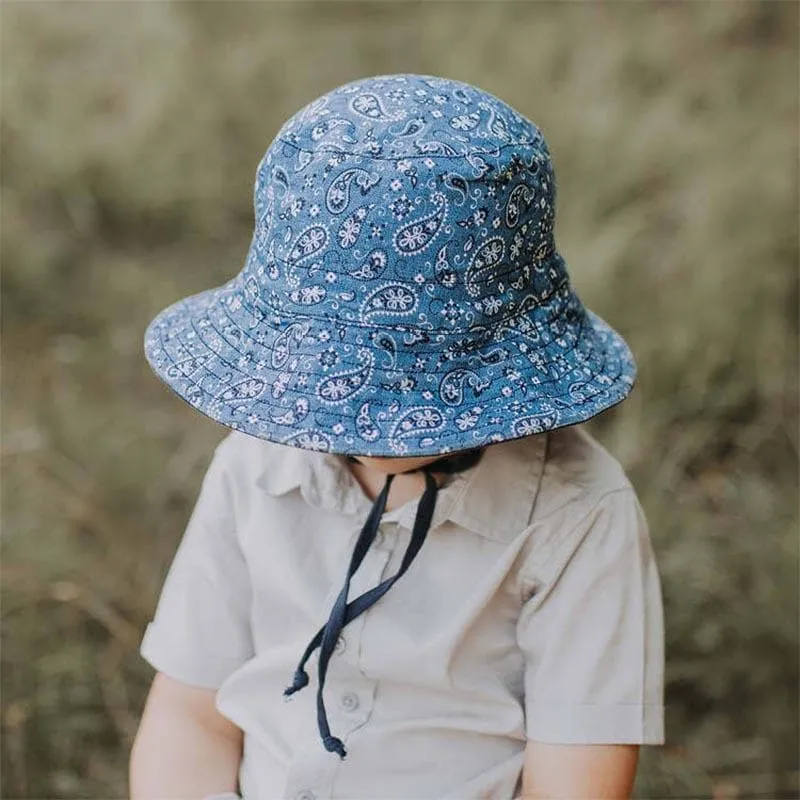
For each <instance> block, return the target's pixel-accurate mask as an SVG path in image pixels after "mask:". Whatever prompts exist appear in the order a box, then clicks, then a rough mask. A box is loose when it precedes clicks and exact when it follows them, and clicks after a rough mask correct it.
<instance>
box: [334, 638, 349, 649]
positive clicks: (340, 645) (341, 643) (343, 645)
mask: <svg viewBox="0 0 800 800" xmlns="http://www.w3.org/2000/svg"><path fill="white" fill-rule="evenodd" d="M346 649H347V641H346V639H345V638H344V636H340V637H339V638H338V639H337V640H336V644H335V645H334V647H333V652H334V653H344V651H345V650H346Z"/></svg>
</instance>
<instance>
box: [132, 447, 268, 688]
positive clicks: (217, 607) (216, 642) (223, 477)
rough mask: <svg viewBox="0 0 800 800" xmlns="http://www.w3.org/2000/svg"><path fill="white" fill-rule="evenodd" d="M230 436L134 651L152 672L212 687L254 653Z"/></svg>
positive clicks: (220, 449) (205, 482) (215, 459)
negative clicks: (231, 465) (229, 463)
mask: <svg viewBox="0 0 800 800" xmlns="http://www.w3.org/2000/svg"><path fill="white" fill-rule="evenodd" d="M230 446H231V440H230V438H229V437H228V438H226V439H224V440H223V441H222V442H221V443H220V445H219V446H218V447H217V449H216V451H215V453H214V457H213V459H212V461H211V464H210V466H209V468H208V470H207V472H206V474H205V476H204V478H203V483H202V487H201V489H200V495H199V497H198V499H197V502H196V504H195V507H194V510H193V512H192V515H191V517H190V519H189V523H188V525H187V527H186V530H185V532H184V534H183V538H182V539H181V541H180V544H179V545H178V549H177V551H176V553H175V557H174V558H173V561H172V564H171V565H170V568H169V571H168V573H167V576H166V578H165V581H164V584H163V587H162V590H161V595H160V597H159V600H158V604H157V607H156V611H155V615H154V617H153V620H152V621H151V622H150V624H149V625H148V626H147V629H146V631H145V634H144V638H143V639H142V642H141V646H140V650H139V652H140V653H141V655H142V657H143V658H144V659H145V660H146V661H147V662H148V663H149V664H151V665H152V666H153V667H154V668H155V669H156V670H158V671H160V672H164V673H165V674H167V675H169V676H170V677H171V678H175V679H176V680H180V681H182V682H184V683H188V684H190V685H193V686H201V687H206V688H212V689H217V688H219V686H220V685H221V684H222V682H223V681H224V680H225V679H226V678H227V677H228V675H230V674H231V673H232V672H233V671H234V670H235V669H237V668H238V667H239V666H241V665H242V664H243V663H244V662H245V661H247V660H248V659H249V658H251V657H252V655H253V641H252V634H251V631H250V622H249V619H250V616H249V614H250V601H251V588H250V578H249V574H248V570H247V564H246V562H245V559H244V555H243V553H242V550H241V548H240V546H239V541H238V537H237V533H236V520H235V514H234V508H233V486H232V477H231V471H230V469H229V468H228V467H227V464H226V462H227V461H228V453H229V449H230Z"/></svg>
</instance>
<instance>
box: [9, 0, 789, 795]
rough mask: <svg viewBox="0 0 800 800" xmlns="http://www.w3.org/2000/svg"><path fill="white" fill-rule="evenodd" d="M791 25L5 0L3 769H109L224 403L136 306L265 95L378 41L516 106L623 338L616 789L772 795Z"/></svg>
mask: <svg viewBox="0 0 800 800" xmlns="http://www.w3.org/2000/svg"><path fill="white" fill-rule="evenodd" d="M797 30H798V6H797V5H796V4H794V3H789V2H763V3H758V2H728V3H711V2H707V3H661V2H649V3H646V4H645V3H637V4H633V3H602V4H601V3H591V4H589V3H586V4H584V3H567V2H558V3H552V4H551V3H542V2H538V3H521V2H509V3H501V2H494V3H489V2H486V3H434V2H428V3H425V4H417V3H412V2H403V3H377V2H376V3H333V2H320V3H311V2H303V3H300V2H294V3H292V2H287V3H227V4H226V3H217V2H204V3H174V4H167V3H155V2H148V3H144V2H114V3H111V2H108V3H88V2H54V3H45V2H37V3H23V2H5V3H4V4H3V8H2V26H1V27H0V33H1V35H2V62H3V63H2V169H3V174H2V178H3V181H2V183H3V186H2V229H3V230H2V233H3V236H2V267H3V272H2V278H3V285H2V289H3V308H2V310H3V323H4V325H3V327H4V337H3V368H4V369H3V373H4V374H3V377H4V380H3V387H2V390H3V397H2V399H3V420H2V422H3V442H2V467H3V485H2V490H3V512H4V542H3V563H2V589H3V592H2V595H3V606H2V622H3V649H2V680H3V695H2V723H3V747H2V796H3V797H6V798H56V797H58V798H122V797H124V796H126V769H127V758H128V752H129V748H130V744H131V741H132V736H133V733H134V731H135V728H136V725H137V720H138V716H139V713H140V710H141V703H142V700H143V697H144V693H145V691H146V689H147V686H148V684H149V680H150V678H151V673H150V669H149V668H148V667H147V665H146V664H144V663H143V662H142V661H141V660H140V659H139V658H138V656H137V647H138V641H139V638H140V635H141V633H142V631H143V629H144V626H145V624H146V622H147V620H148V619H149V616H150V614H151V612H152V610H153V606H154V603H155V600H156V596H157V592H158V590H159V588H160V585H161V580H162V578H163V575H164V572H165V570H166V567H167V565H168V563H169V560H170V559H171V557H172V554H173V552H174V549H175V546H176V544H177V540H178V537H179V536H180V535H181V533H182V530H183V526H184V524H185V522H186V518H187V515H188V511H189V508H190V506H191V503H192V502H193V500H194V497H195V493H196V491H197V488H198V485H199V481H200V478H201V475H202V473H203V470H204V468H205V466H206V464H207V461H208V458H209V455H210V452H211V448H212V446H213V444H214V443H215V442H216V441H217V440H218V439H219V438H220V437H221V435H222V433H223V429H221V428H219V427H218V426H215V425H214V424H213V423H211V422H209V421H207V420H205V419H203V418H200V417H199V416H196V415H194V414H193V413H192V412H191V411H190V409H189V408H188V406H186V405H185V404H183V403H182V402H181V401H180V400H178V399H177V398H175V397H173V396H172V395H171V394H170V393H169V392H168V391H167V390H166V389H164V388H163V387H162V385H161V384H160V383H159V382H158V381H157V380H156V379H155V378H154V377H153V376H152V375H150V373H149V372H148V370H147V367H146V365H145V363H144V360H143V357H142V355H141V352H140V341H141V335H142V332H143V329H144V327H145V325H146V323H147V322H148V321H149V319H150V318H151V317H152V316H153V315H154V314H155V313H156V312H157V311H158V310H160V309H161V308H162V307H164V306H165V305H167V304H168V303H169V302H171V301H172V300H174V299H176V298H178V297H179V296H182V295H186V294H189V293H191V292H193V291H198V290H200V289H202V288H206V287H208V286H211V285H214V284H216V283H221V282H222V281H223V280H225V279H226V278H228V277H230V276H232V275H233V274H235V273H236V272H238V271H239V269H240V267H241V264H242V260H243V257H244V254H245V252H246V248H247V244H248V242H249V236H250V230H249V226H250V221H251V210H250V206H249V200H250V193H251V186H252V178H253V173H254V170H255V166H256V164H257V163H258V160H259V158H260V156H261V155H262V153H263V151H264V149H265V148H266V146H267V144H268V143H269V141H270V140H271V138H272V136H273V135H274V134H275V132H276V131H277V128H278V125H279V123H280V122H281V121H282V120H283V118H285V117H286V116H287V115H288V114H290V113H291V112H292V111H294V110H295V109H296V108H297V107H299V106H300V105H301V104H303V103H305V102H307V101H308V100H310V99H311V98H313V97H315V96H317V95H319V94H321V93H322V92H324V91H326V90H328V89H330V88H332V87H333V86H335V85H337V84H339V83H342V82H344V81H346V80H350V79H353V78H356V77H359V76H363V75H366V74H377V73H387V72H403V71H409V72H429V73H436V74H443V75H447V76H451V77H457V78H460V79H463V80H466V81H469V82H473V83H477V84H478V85H480V86H482V87H484V88H486V89H488V90H489V91H492V92H494V93H495V94H498V95H500V96H502V97H504V98H505V99H507V100H509V101H510V102H511V103H512V104H513V105H515V106H516V107H517V108H519V109H520V110H521V111H522V112H523V113H526V114H527V115H529V116H531V117H532V118H533V119H535V120H536V121H537V122H538V123H539V124H540V125H541V127H542V128H543V130H544V132H545V134H546V135H547V137H548V140H549V142H550V145H551V149H552V151H553V153H554V158H555V162H556V169H557V176H558V178H559V223H558V228H557V234H558V239H559V242H560V246H561V249H562V251H563V253H564V254H565V257H566V259H567V261H568V263H569V264H570V271H571V274H572V277H573V282H574V283H575V285H576V287H577V288H578V291H579V292H580V294H581V296H582V297H583V299H584V300H585V301H586V303H587V304H588V305H589V306H590V307H592V308H593V309H594V310H596V311H597V312H598V313H600V314H601V315H603V316H605V317H607V318H608V319H609V320H610V321H611V322H612V323H613V324H614V326H615V327H617V328H618V329H619V330H620V331H622V332H623V333H624V334H625V336H626V337H627V338H628V339H629V341H630V343H631V345H632V347H633V349H634V351H635V353H636V354H637V356H638V359H639V362H640V378H639V382H638V384H637V388H636V390H635V391H634V393H633V395H632V396H631V398H630V399H629V400H628V401H627V402H626V403H624V404H623V405H622V406H619V407H618V408H616V409H614V410H612V411H610V412H608V413H607V414H606V415H603V416H602V417H601V418H598V419H597V420H595V421H593V422H592V423H591V428H592V430H593V431H594V432H595V433H596V435H597V436H599V437H600V438H601V440H602V441H603V442H604V443H605V444H606V445H607V446H608V447H609V448H610V449H611V450H612V451H613V452H614V453H615V454H617V455H618V457H619V458H620V459H621V460H622V461H623V463H624V464H625V466H626V467H627V468H628V471H629V473H630V475H631V477H632V479H633V481H634V483H635V484H636V486H637V488H638V489H639V491H640V494H641V496H642V500H643V503H644V506H645V508H646V511H647V513H648V517H649V519H650V523H651V527H652V532H653V538H654V541H655V545H656V548H657V551H658V555H659V560H660V565H661V572H662V576H663V583H664V594H665V601H666V610H667V621H668V658H669V667H668V677H669V685H668V692H667V703H668V725H669V729H668V736H669V739H670V745H669V746H668V747H667V748H664V749H663V750H652V751H647V752H646V753H645V754H644V755H645V757H644V762H643V768H642V771H641V775H640V780H639V786H638V793H639V795H640V796H641V797H649V798H662V797H674V798H678V797H681V798H688V797H709V796H711V794H712V792H713V794H714V797H716V798H720V799H721V798H731V799H733V798H745V797H765V798H767V797H769V798H777V797H780V796H783V797H790V796H796V793H797V791H798V788H800V787H798V764H797V750H798V719H797V711H796V709H797V701H798V697H797V694H798V693H797V681H798V663H797V662H798V658H797V653H798V581H797V523H798V520H797V516H798V496H797V479H798V472H797V455H798V454H797V442H798V436H797V433H798V431H797V407H798V385H797V381H798V374H797V373H798V370H797V365H798V353H797V341H798V315H797V310H798V273H797V267H798V263H797V247H798V183H797V181H798V152H797V132H798V44H797Z"/></svg>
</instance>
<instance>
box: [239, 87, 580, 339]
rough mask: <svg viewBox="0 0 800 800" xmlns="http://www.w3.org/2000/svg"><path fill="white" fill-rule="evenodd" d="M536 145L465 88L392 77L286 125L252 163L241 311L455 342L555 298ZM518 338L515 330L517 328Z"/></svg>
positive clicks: (533, 134) (544, 178)
mask: <svg viewBox="0 0 800 800" xmlns="http://www.w3.org/2000/svg"><path fill="white" fill-rule="evenodd" d="M554 198H555V185H554V178H553V172H552V167H551V163H550V157H549V153H548V150H547V146H546V144H545V142H544V138H543V137H542V135H541V133H540V132H539V130H538V128H536V126H535V125H534V124H533V123H532V122H530V121H528V120H526V119H525V118H523V117H522V116H521V115H520V114H518V113H517V112H516V111H514V110H513V109H512V108H511V107H510V106H508V105H507V104H505V103H503V102H502V101H500V100H498V99H497V98H495V97H493V96H492V95H489V94H487V93H485V92H482V91H481V90H479V89H476V88H475V87H471V86H468V85H467V84H462V83H459V82H456V81H450V80H445V79H441V78H433V77H428V76H415V75H399V76H385V77H380V78H370V79H365V80H361V81H357V82H355V83H352V84H347V85H345V86H343V87H340V88H338V89H335V90H333V91H332V92H330V93H328V94H327V95H324V96H323V97H321V98H319V99H318V100H316V101H314V102H312V103H310V104H309V105H307V106H306V107H305V108H304V109H302V110H301V111H299V112H298V113H297V114H295V115H294V117H292V118H291V119H290V120H289V121H288V122H287V123H286V125H284V127H283V128H282V129H281V131H280V132H279V133H278V136H277V137H276V138H275V140H274V142H273V143H272V145H271V146H270V148H269V149H268V151H267V153H266V154H265V156H264V158H263V159H262V161H261V163H260V164H259V167H258V170H257V175H256V183H255V191H254V205H255V215H256V226H255V233H254V237H253V244H252V246H251V250H250V253H249V256H248V262H247V265H246V267H245V270H244V272H243V275H242V279H243V282H244V287H245V295H246V298H247V300H248V305H251V307H252V309H253V313H255V314H262V315H266V316H268V317H269V321H270V323H271V324H272V325H275V326H280V325H282V324H284V323H287V324H288V323H290V322H291V321H296V320H297V319H298V318H299V317H307V318H316V319H320V318H330V319H333V320H338V321H339V322H341V323H344V324H348V325H365V326H370V327H377V328H383V329H396V330H409V329H416V330H420V329H421V330H424V331H427V332H429V333H441V334H444V335H445V336H452V335H457V334H462V335H464V334H466V335H468V336H469V337H470V338H471V339H473V340H474V339H475V337H476V336H477V337H479V338H480V337H483V339H484V341H485V339H486V338H487V337H488V336H490V335H491V332H492V331H493V330H495V329H498V328H501V327H503V326H510V327H514V326H515V325H516V324H517V322H518V321H519V320H520V319H521V318H522V317H523V316H524V315H525V314H526V313H527V312H528V311H529V310H530V308H531V306H532V305H535V304H536V303H537V299H541V300H542V301H544V300H549V299H551V297H552V295H553V293H554V292H561V293H562V295H563V298H564V299H565V300H566V298H567V295H568V286H567V277H566V272H565V270H564V268H563V262H562V260H561V259H560V257H559V256H558V254H557V252H556V250H555V243H554V238H553V224H554V216H555V214H554ZM524 324H528V323H524Z"/></svg>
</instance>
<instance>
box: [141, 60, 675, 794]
mask: <svg viewBox="0 0 800 800" xmlns="http://www.w3.org/2000/svg"><path fill="white" fill-rule="evenodd" d="M554 202H555V184H554V177H553V171H552V166H551V162H550V157H549V152H548V149H547V145H546V144H545V141H544V139H543V138H542V135H541V133H540V131H539V130H538V129H537V127H536V126H535V125H534V124H533V123H531V122H530V121H528V120H527V119H525V118H524V117H522V116H520V115H519V114H518V113H517V112H516V111H514V110H513V109H512V108H510V107H509V106H508V105H506V104H505V103H503V102H501V101H500V100H498V99H497V98H495V97H493V96H492V95H489V94H487V93H485V92H483V91H481V90H479V89H477V88H475V87H472V86H469V85H466V84H463V83H458V82H456V81H451V80H445V79H442V78H435V77H430V76H419V75H393V76H384V77H379V78H370V79H365V80H361V81H357V82H354V83H351V84H348V85H346V86H342V87H340V88H338V89H336V90H334V91H332V92H330V93H329V94H327V95H325V96H324V97H321V98H319V99H318V100H316V101H314V102H313V103H311V104H310V105H308V106H306V107H305V108H303V109H302V110H301V111H300V112H298V113H297V114H296V115H295V116H294V117H292V118H291V119H290V120H289V121H288V122H287V123H286V124H285V125H284V126H283V128H282V129H281V130H280V132H279V133H278V135H277V137H276V139H275V141H274V142H273V143H272V145H271V146H270V148H269V149H268V150H267V153H266V155H265V156H264V158H263V159H262V161H261V163H260V165H259V167H258V170H257V174H256V181H255V191H254V205H255V232H254V235H253V239H252V243H251V245H250V250H249V253H248V255H247V260H246V263H245V265H244V268H243V270H242V271H241V273H240V274H238V275H237V276H236V277H235V278H233V279H232V280H230V281H229V282H228V283H226V284H225V285H223V286H221V287H219V288H216V289H212V290H210V291H206V292H203V293H201V294H198V295H195V296H193V297H189V298H187V299H185V300H182V301H180V302H178V303H176V304H174V305H173V306H171V307H170V308H168V309H166V310H165V311H163V312H162V313H161V314H160V315H159V316H158V317H157V318H156V319H155V320H154V321H153V322H152V323H151V325H150V327H149V328H148V331H147V334H146V338H145V349H146V353H147V357H148V359H149V362H150V364H151V366H152V367H153V369H154V370H155V372H156V373H157V374H158V375H159V377H161V378H162V379H163V380H164V381H165V382H166V383H167V384H168V385H169V386H170V387H171V388H172V389H173V390H174V391H176V392H177V393H178V394H179V395H180V396H181V397H183V398H184V399H185V400H187V401H188V402H190V403H191V404H192V405H193V406H194V407H195V408H197V409H198V410H199V411H201V412H203V413H204V414H206V415H208V416H209V417H211V418H213V419H215V420H217V421H218V422H221V423H222V424H224V425H226V426H228V427H229V428H232V429H233V431H232V433H231V434H230V435H229V436H228V437H227V438H225V439H224V440H223V441H222V443H221V444H220V445H219V447H218V448H217V451H216V454H215V456H214V459H213V461H212V463H211V465H210V468H209V470H208V473H207V475H206V477H205V480H204V482H203V487H202V490H201V493H200V497H199V500H198V502H197V506H196V508H195V510H194V513H193V515H192V518H191V521H190V523H189V525H188V528H187V530H186V533H185V535H184V537H183V540H182V542H181V544H180V546H179V549H178V551H177V553H176V556H175V560H174V561H173V563H172V566H171V568H170V571H169V574H168V576H167V579H166V582H165V584H164V587H163V591H162V595H161V598H160V600H159V603H158V608H157V610H156V614H155V617H154V620H153V622H152V623H151V624H150V625H149V626H148V628H147V631H146V633H145V636H144V640H143V642H142V649H141V652H142V655H143V656H144V658H146V659H147V660H148V662H149V663H150V664H152V665H153V667H155V669H156V670H157V671H158V675H157V676H156V681H154V686H153V689H152V690H151V693H150V696H149V698H148V702H147V706H146V709H145V713H144V715H143V719H142V723H141V726H140V729H139V733H138V735H137V741H136V743H135V745H134V750H133V753H132V756H131V782H132V793H133V796H134V797H135V798H140V797H145V796H147V797H150V796H159V797H167V796H170V797H178V796H181V797H183V796H185V797H201V796H203V795H210V794H213V793H214V792H236V791H240V792H241V793H242V795H243V796H244V797H246V798H247V800H261V799H262V798H263V799H264V800H267V799H272V798H279V797H280V798H295V799H296V800H314V798H319V800H321V799H322V798H372V800H375V798H390V797H391V798H453V800H455V798H459V800H463V799H464V798H479V797H481V798H489V797H490V798H511V797H515V796H517V795H518V794H519V793H520V792H522V794H523V795H524V796H531V797H532V796H535V797H540V796H547V797H556V796H557V797H571V798H577V797H591V798H593V799H595V798H601V797H625V796H628V795H629V793H630V791H631V785H632V782H633V777H634V774H635V767H636V756H637V753H638V745H640V744H660V743H662V742H663V707H662V683H663V629H662V608H661V594H660V587H659V578H658V573H657V569H656V565H655V562H654V559H653V554H652V551H651V547H650V543H649V536H648V531H647V524H646V521H645V518H644V516H643V514H642V510H641V508H640V505H639V503H638V501H637V498H636V494H635V492H634V490H633V488H632V486H631V484H630V483H629V481H628V479H627V478H626V476H625V474H624V473H623V471H622V469H621V468H620V466H619V464H618V463H617V461H616V460H615V459H614V458H613V457H612V456H611V455H610V454H609V453H607V452H606V451H605V450H604V449H603V448H602V447H601V446H600V445H599V444H598V443H597V442H596V441H595V440H594V439H592V437H591V436H589V434H588V433H587V432H586V431H584V430H583V429H582V428H581V427H578V423H581V422H584V421H585V420H587V419H589V418H590V417H592V416H594V415H596V414H599V413H600V412H602V411H603V410H605V409H607V408H610V407H611V406H614V405H616V404H617V403H619V402H620V401H622V400H623V399H624V398H625V397H626V396H627V395H628V393H629V392H630V390H631V387H632V386H633V382H634V378H635V373H636V367H635V364H634V360H633V358H632V355H631V353H630V351H629V349H628V347H627V345H626V344H625V342H624V341H623V339H622V338H621V337H620V335H619V334H617V333H616V332H615V331H614V330H613V329H611V328H610V327H609V326H608V325H607V324H606V323H604V322H603V321H602V320H601V319H600V318H598V317H597V316H596V315H595V314H593V313H592V312H591V311H589V310H588V309H586V308H585V307H584V306H583V305H582V304H581V301H580V300H579V299H578V297H577V296H576V294H575V293H574V292H573V290H572V288H571V286H570V283H569V279H568V275H567V272H566V267H565V264H564V261H563V259H562V258H561V256H560V255H559V253H558V252H557V250H556V248H555V242H554V237H553V224H554ZM307 684H310V685H308V686H307ZM304 687H306V688H304ZM234 796H235V795H234Z"/></svg>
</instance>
